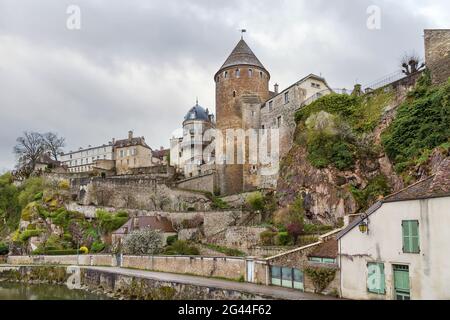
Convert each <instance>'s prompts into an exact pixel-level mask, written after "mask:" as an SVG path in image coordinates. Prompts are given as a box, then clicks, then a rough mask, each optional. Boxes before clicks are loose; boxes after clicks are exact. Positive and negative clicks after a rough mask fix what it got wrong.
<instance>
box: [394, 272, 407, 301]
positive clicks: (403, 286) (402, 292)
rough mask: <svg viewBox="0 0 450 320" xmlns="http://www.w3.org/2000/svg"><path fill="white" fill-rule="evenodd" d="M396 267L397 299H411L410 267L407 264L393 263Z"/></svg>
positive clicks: (395, 290)
mask: <svg viewBox="0 0 450 320" xmlns="http://www.w3.org/2000/svg"><path fill="white" fill-rule="evenodd" d="M393 269H394V292H395V299H396V300H411V290H410V285H409V267H408V266H406V265H399V264H395V265H393Z"/></svg>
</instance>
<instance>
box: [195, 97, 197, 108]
mask: <svg viewBox="0 0 450 320" xmlns="http://www.w3.org/2000/svg"><path fill="white" fill-rule="evenodd" d="M195 105H197V106H198V96H197V97H196V98H195Z"/></svg>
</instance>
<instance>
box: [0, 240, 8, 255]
mask: <svg viewBox="0 0 450 320" xmlns="http://www.w3.org/2000/svg"><path fill="white" fill-rule="evenodd" d="M8 252H9V247H8V245H7V244H6V243H3V242H0V256H5V255H7V254H8Z"/></svg>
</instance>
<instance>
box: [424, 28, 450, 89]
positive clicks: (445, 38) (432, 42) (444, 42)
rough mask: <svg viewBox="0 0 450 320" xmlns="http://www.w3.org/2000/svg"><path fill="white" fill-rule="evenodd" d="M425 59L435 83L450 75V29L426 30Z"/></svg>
mask: <svg viewBox="0 0 450 320" xmlns="http://www.w3.org/2000/svg"><path fill="white" fill-rule="evenodd" d="M425 61H426V64H427V68H428V69H430V71H431V76H432V79H433V83H435V84H440V83H445V82H446V81H447V79H448V78H449V77H450V29H440V30H425Z"/></svg>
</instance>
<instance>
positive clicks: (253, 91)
mask: <svg viewBox="0 0 450 320" xmlns="http://www.w3.org/2000/svg"><path fill="white" fill-rule="evenodd" d="M236 69H239V70H240V71H239V72H240V74H239V76H237V75H236ZM249 69H251V70H252V72H251V74H250V73H249ZM225 73H226V74H227V76H226V77H225ZM269 79H270V75H269V74H268V73H267V71H265V70H263V69H260V68H257V67H250V66H244V65H242V66H233V67H229V68H225V69H223V70H220V71H219V72H218V74H217V75H216V78H215V80H216V117H217V126H216V127H217V129H218V130H222V132H223V135H224V138H225V136H226V133H225V130H226V129H244V128H245V127H246V124H245V123H244V115H243V106H242V103H243V97H244V96H246V95H255V96H256V99H257V103H261V102H263V101H265V100H266V99H268V98H269ZM231 143H233V142H231ZM233 144H234V145H235V153H236V149H237V142H236V141H234V143H233ZM220 160H221V159H218V163H219V169H218V173H219V177H220V182H221V184H220V189H221V193H222V194H225V195H228V194H233V193H239V192H242V191H243V190H244V178H243V174H244V166H243V165H242V164H227V165H221V164H220ZM235 161H236V160H235Z"/></svg>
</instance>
